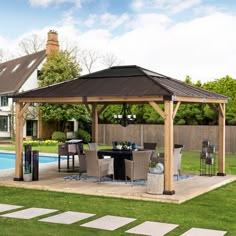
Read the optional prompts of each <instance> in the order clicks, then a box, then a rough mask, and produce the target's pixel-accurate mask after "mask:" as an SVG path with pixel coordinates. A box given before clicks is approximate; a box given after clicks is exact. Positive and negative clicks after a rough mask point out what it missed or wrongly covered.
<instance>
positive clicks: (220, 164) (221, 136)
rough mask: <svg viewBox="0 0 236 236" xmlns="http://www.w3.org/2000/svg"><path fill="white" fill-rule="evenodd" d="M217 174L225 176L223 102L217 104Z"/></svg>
mask: <svg viewBox="0 0 236 236" xmlns="http://www.w3.org/2000/svg"><path fill="white" fill-rule="evenodd" d="M218 137H219V139H218V145H219V150H218V173H217V175H218V176H225V175H226V174H225V104H224V103H220V104H219V125H218Z"/></svg>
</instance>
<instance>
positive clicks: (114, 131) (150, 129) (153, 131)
mask: <svg viewBox="0 0 236 236" xmlns="http://www.w3.org/2000/svg"><path fill="white" fill-rule="evenodd" d="M204 139H208V140H209V141H210V142H211V143H212V144H215V145H216V147H217V148H218V126H203V125H202V126H201V125H188V126H185V125H175V126H174V143H178V144H183V145H184V149H185V150H195V151H200V150H201V146H202V141H203V140H204ZM114 140H118V141H122V140H126V141H132V142H135V143H137V144H138V145H143V142H157V144H158V146H159V147H163V146H164V125H129V126H128V127H122V126H120V125H116V124H100V125H99V143H104V144H111V143H112V141H114ZM225 144H226V147H225V148H226V152H228V153H235V152H236V126H226V137H225Z"/></svg>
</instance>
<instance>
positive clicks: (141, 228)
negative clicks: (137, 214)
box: [125, 221, 178, 236]
mask: <svg viewBox="0 0 236 236" xmlns="http://www.w3.org/2000/svg"><path fill="white" fill-rule="evenodd" d="M176 227H178V225H175V224H166V223H160V222H152V221H146V222H144V223H142V224H140V225H137V226H136V227H134V228H132V229H129V230H127V231H125V232H126V233H132V234H142V235H152V236H162V235H165V234H167V233H169V232H170V231H172V230H173V229H175V228H176Z"/></svg>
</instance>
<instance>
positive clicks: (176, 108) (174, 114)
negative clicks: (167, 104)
mask: <svg viewBox="0 0 236 236" xmlns="http://www.w3.org/2000/svg"><path fill="white" fill-rule="evenodd" d="M180 104H181V102H177V104H176V106H175V110H174V112H173V119H174V118H175V116H176V114H177V111H178V110H179V106H180Z"/></svg>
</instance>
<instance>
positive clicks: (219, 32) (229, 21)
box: [0, 13, 236, 82]
mask: <svg viewBox="0 0 236 236" xmlns="http://www.w3.org/2000/svg"><path fill="white" fill-rule="evenodd" d="M127 17H128V19H129V20H128V22H129V24H128V23H127V21H124V22H125V23H122V24H125V26H126V27H127V28H126V32H124V31H121V32H122V33H120V34H119V35H114V31H113V29H112V28H111V25H109V24H108V23H111V22H112V20H111V19H113V20H114V22H115V21H116V20H119V17H118V18H116V17H115V16H114V18H113V15H106V17H105V16H103V20H104V21H105V22H104V24H105V23H107V24H108V26H107V27H103V28H102V27H101V28H98V27H97V28H95V27H93V28H91V29H90V30H88V31H85V32H83V31H81V27H80V25H79V26H78V27H77V23H76V22H74V20H73V19H72V20H71V24H69V23H68V22H66V21H61V22H60V25H59V26H58V25H57V26H48V27H45V28H43V29H40V30H38V31H34V33H39V34H40V35H41V36H44V37H46V35H47V32H48V31H49V30H51V29H54V30H57V32H58V34H59V40H60V43H61V45H62V47H63V43H62V42H63V40H64V39H65V38H67V39H70V40H71V42H72V41H73V42H74V43H75V44H78V45H79V47H80V48H83V49H94V50H100V51H101V52H102V53H104V54H105V53H106V52H112V53H114V54H115V55H116V56H117V57H118V58H119V59H120V60H122V61H124V64H136V65H139V66H142V67H146V68H147V69H151V70H154V71H157V72H159V73H161V74H165V75H168V76H171V77H174V78H176V79H181V80H184V78H185V76H186V75H189V76H190V77H191V78H192V79H193V80H194V81H197V80H201V81H202V82H204V81H209V80H213V79H215V78H220V77H223V76H225V75H227V74H228V75H230V76H232V77H233V78H236V70H235V54H236V44H235V42H236V31H235V30H234V29H235V28H236V16H232V15H228V14H223V13H214V14H211V15H208V16H205V17H198V18H195V19H193V20H189V21H188V22H182V23H173V22H172V21H171V19H170V18H168V17H167V16H165V15H158V14H137V15H135V16H134V15H132V16H131V15H127ZM88 19H91V17H90V18H88ZM101 19H102V17H101V16H94V20H96V21H98V22H101ZM105 19H106V20H105ZM131 19H132V20H131ZM170 23H171V24H170ZM91 25H92V24H91ZM100 26H101V24H100ZM125 26H124V27H125ZM127 29H128V30H127ZM31 33H32V32H29V34H31ZM23 36H25V35H23ZM23 36H22V37H23ZM19 40H20V37H19V38H18V39H16V40H8V39H5V38H3V37H0V44H1V48H11V49H13V50H15V49H16V47H15V46H14V45H17V42H18V41H19ZM97 69H101V68H97Z"/></svg>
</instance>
